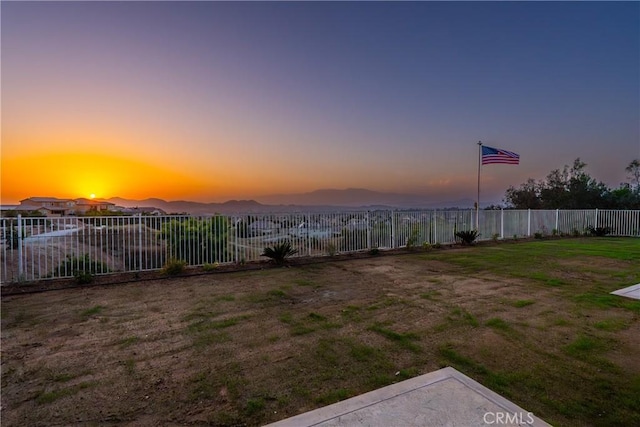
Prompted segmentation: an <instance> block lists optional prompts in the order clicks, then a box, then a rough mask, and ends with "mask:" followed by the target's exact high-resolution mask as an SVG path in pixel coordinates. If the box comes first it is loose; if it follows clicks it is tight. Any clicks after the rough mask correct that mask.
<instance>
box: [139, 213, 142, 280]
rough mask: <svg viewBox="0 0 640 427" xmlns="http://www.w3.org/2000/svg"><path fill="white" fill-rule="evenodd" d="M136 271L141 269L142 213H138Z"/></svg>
mask: <svg viewBox="0 0 640 427" xmlns="http://www.w3.org/2000/svg"><path fill="white" fill-rule="evenodd" d="M138 271H142V214H141V213H139V214H138Z"/></svg>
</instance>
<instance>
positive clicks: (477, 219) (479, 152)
mask: <svg viewBox="0 0 640 427" xmlns="http://www.w3.org/2000/svg"><path fill="white" fill-rule="evenodd" d="M481 164H482V141H478V198H477V199H476V230H478V227H479V223H480V215H479V213H480V165H481Z"/></svg>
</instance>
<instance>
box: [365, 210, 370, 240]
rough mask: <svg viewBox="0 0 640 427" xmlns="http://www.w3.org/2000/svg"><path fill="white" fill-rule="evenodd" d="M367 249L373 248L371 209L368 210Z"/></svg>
mask: <svg viewBox="0 0 640 427" xmlns="http://www.w3.org/2000/svg"><path fill="white" fill-rule="evenodd" d="M366 220H367V249H371V215H369V211H367V216H366Z"/></svg>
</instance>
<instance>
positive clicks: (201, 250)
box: [161, 215, 229, 265]
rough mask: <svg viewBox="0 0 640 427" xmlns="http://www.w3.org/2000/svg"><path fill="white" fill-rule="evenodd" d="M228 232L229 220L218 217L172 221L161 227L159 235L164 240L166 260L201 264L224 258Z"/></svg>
mask: <svg viewBox="0 0 640 427" xmlns="http://www.w3.org/2000/svg"><path fill="white" fill-rule="evenodd" d="M228 231H229V219H228V218H227V217H224V216H220V215H218V216H215V217H212V218H208V219H197V218H187V219H180V220H175V219H174V220H171V221H169V222H167V223H165V224H163V226H162V232H161V236H162V238H163V239H165V240H166V241H167V244H168V252H169V253H168V256H169V257H171V258H173V259H182V260H185V261H186V262H187V263H189V264H191V265H203V264H207V263H214V262H216V261H221V260H225V259H226V257H227V247H228Z"/></svg>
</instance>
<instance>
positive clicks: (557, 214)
mask: <svg viewBox="0 0 640 427" xmlns="http://www.w3.org/2000/svg"><path fill="white" fill-rule="evenodd" d="M559 215H560V209H556V233H557V234H560V230H559V229H558V217H559Z"/></svg>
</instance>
